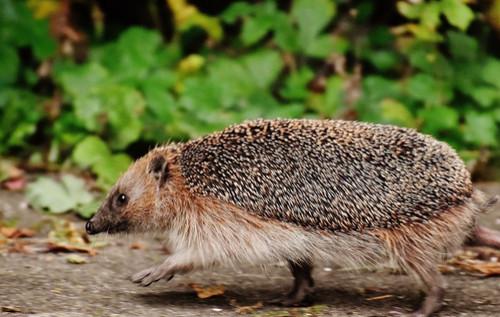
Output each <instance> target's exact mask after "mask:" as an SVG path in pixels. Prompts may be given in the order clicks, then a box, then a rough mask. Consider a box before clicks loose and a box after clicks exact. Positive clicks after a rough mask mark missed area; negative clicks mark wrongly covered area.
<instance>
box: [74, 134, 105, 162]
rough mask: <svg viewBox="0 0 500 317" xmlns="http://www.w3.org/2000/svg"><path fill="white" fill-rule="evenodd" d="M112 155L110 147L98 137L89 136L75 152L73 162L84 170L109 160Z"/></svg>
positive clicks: (77, 146) (79, 144) (78, 145)
mask: <svg viewBox="0 0 500 317" xmlns="http://www.w3.org/2000/svg"><path fill="white" fill-rule="evenodd" d="M110 155H111V152H110V151H109V149H108V146H107V145H106V143H104V141H102V140H101V139H100V138H99V137H96V136H88V137H86V138H85V139H83V140H82V141H81V142H80V143H78V144H77V145H76V147H75V149H74V150H73V154H72V158H73V161H74V162H75V163H76V164H78V165H79V166H80V167H82V168H86V167H90V166H92V165H94V164H95V163H97V162H99V161H101V160H103V159H107V158H108V157H109V156H110Z"/></svg>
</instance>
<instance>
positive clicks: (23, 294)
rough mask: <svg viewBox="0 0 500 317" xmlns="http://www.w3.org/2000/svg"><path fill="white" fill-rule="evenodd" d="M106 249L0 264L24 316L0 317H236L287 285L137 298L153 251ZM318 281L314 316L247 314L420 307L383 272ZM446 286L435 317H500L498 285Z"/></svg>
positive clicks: (494, 221) (274, 276)
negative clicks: (76, 259)
mask: <svg viewBox="0 0 500 317" xmlns="http://www.w3.org/2000/svg"><path fill="white" fill-rule="evenodd" d="M482 187H483V188H484V189H485V190H487V191H488V192H490V193H496V194H500V185H491V184H490V185H483V186H482ZM0 211H1V212H3V214H4V215H3V216H4V218H12V217H17V218H19V219H20V221H21V224H25V225H30V224H32V223H34V222H36V221H39V220H40V216H38V214H35V213H34V212H33V211H30V210H29V209H27V208H26V205H25V203H23V202H22V197H21V196H19V195H13V194H11V193H6V192H0ZM499 219H500V206H498V205H497V206H496V207H495V210H493V211H492V212H490V213H489V214H487V215H483V216H482V218H481V222H482V223H484V224H487V225H488V226H489V227H492V228H495V229H497V230H498V229H500V220H499ZM82 224H83V223H80V224H79V225H82ZM101 239H102V238H101ZM106 240H107V241H109V242H110V243H109V246H107V247H105V248H103V249H102V250H100V252H99V254H97V255H96V256H93V257H89V256H85V257H87V258H88V263H86V264H80V265H75V264H70V263H68V262H67V260H66V255H61V254H52V253H31V254H22V253H6V254H0V306H2V307H3V308H5V307H14V308H15V310H20V311H21V312H1V311H0V315H1V316H4V315H5V316H26V315H29V314H32V315H34V316H68V317H72V316H78V317H79V316H147V317H153V316H234V315H237V313H236V312H235V307H234V305H235V304H234V303H235V302H234V300H236V303H237V305H253V304H256V303H258V302H260V301H266V300H268V299H272V298H275V297H279V296H280V295H282V294H283V293H285V292H286V291H287V290H288V288H289V287H290V285H291V277H290V274H289V273H288V270H287V269H286V267H285V266H280V265H275V266H272V267H270V268H269V269H268V270H267V272H262V271H261V270H260V269H257V268H251V267H248V268H241V270H227V269H219V270H216V271H213V272H198V273H193V274H189V275H186V276H176V277H175V278H174V279H173V280H172V281H170V282H168V283H167V282H165V281H161V282H158V283H156V284H153V285H152V286H150V287H147V288H143V287H139V286H137V285H135V284H133V283H131V282H130V281H129V280H128V277H129V276H130V275H131V274H132V273H135V272H136V271H138V270H141V269H143V268H146V267H149V266H151V265H153V264H155V263H159V262H160V261H161V258H162V254H161V251H160V247H159V244H158V243H157V242H155V241H153V240H148V239H142V240H140V241H141V243H143V245H144V246H145V248H141V249H131V248H130V244H131V243H132V242H136V241H138V239H132V240H128V239H124V238H119V239H111V238H106ZM314 277H315V280H316V283H317V292H316V293H317V294H316V306H313V307H312V308H307V309H283V308H279V307H276V306H272V305H266V304H264V306H263V307H262V308H260V309H257V310H255V311H253V312H251V314H253V315H254V316H269V317H271V316H274V317H276V316H366V317H368V316H391V315H397V313H398V312H408V311H411V310H412V309H413V308H415V307H416V306H417V305H418V303H419V301H420V299H421V298H420V295H419V293H418V292H417V291H416V290H415V288H414V285H413V283H412V282H411V280H410V279H409V278H408V277H406V276H404V275H397V274H391V273H390V272H387V271H379V272H361V273H360V272H349V271H338V270H334V269H333V270H332V269H330V268H329V267H328V264H323V265H321V266H318V267H317V268H316V270H315V272H314ZM446 278H447V281H448V284H449V287H448V292H447V294H446V297H445V300H446V305H445V307H444V309H443V311H442V312H441V313H439V314H438V316H475V317H480V316H500V278H498V277H497V278H494V277H492V278H479V277H475V276H470V275H466V274H459V273H454V274H451V275H447V276H446ZM190 283H197V284H200V285H202V286H213V285H218V284H222V285H224V287H225V293H224V295H222V296H217V297H212V298H209V299H199V298H197V296H196V293H195V292H194V291H193V289H192V288H191V287H190V286H189V284H190ZM384 295H387V296H384ZM370 298H371V299H372V300H369V299H370ZM232 300H233V301H232ZM231 302H232V304H230V303H231ZM4 310H8V308H7V309H4Z"/></svg>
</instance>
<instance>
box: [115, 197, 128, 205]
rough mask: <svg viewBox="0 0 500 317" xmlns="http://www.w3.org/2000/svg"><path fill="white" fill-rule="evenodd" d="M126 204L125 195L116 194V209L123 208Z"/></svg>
mask: <svg viewBox="0 0 500 317" xmlns="http://www.w3.org/2000/svg"><path fill="white" fill-rule="evenodd" d="M127 202H128V197H127V195H125V194H118V195H117V196H116V205H117V206H118V207H122V206H125V204H126V203H127Z"/></svg>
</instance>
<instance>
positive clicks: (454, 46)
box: [447, 31, 479, 61]
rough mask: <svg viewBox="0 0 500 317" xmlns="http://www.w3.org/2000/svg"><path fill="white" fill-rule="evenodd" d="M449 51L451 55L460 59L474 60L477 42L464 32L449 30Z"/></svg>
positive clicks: (477, 46) (477, 47)
mask: <svg viewBox="0 0 500 317" xmlns="http://www.w3.org/2000/svg"><path fill="white" fill-rule="evenodd" d="M447 35H448V39H449V45H450V52H451V54H452V56H453V57H454V58H456V59H460V60H468V61H471V60H474V59H475V58H476V56H477V53H478V49H479V44H478V43H477V40H476V39H475V38H473V37H470V36H467V35H466V34H464V33H460V32H454V31H450V32H448V34H447Z"/></svg>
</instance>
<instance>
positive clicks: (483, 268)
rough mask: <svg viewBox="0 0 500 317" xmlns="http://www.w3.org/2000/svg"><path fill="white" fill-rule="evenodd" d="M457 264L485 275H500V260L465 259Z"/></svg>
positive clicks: (466, 269) (469, 270) (464, 268)
mask: <svg viewBox="0 0 500 317" xmlns="http://www.w3.org/2000/svg"><path fill="white" fill-rule="evenodd" d="M455 265H456V266H458V267H459V268H460V269H462V270H465V271H468V272H472V273H480V274H482V275H483V276H484V277H490V276H500V262H485V261H480V260H465V261H459V262H456V263H455Z"/></svg>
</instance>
